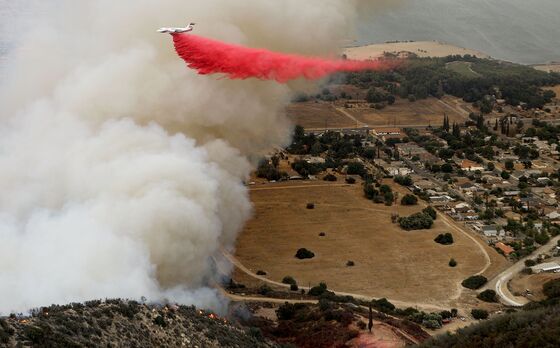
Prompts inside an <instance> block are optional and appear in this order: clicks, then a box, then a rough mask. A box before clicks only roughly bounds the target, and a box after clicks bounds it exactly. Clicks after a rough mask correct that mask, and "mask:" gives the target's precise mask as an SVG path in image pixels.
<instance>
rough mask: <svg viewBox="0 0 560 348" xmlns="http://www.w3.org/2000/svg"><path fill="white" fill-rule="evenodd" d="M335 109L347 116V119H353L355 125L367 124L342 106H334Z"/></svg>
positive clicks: (363, 125)
mask: <svg viewBox="0 0 560 348" xmlns="http://www.w3.org/2000/svg"><path fill="white" fill-rule="evenodd" d="M335 109H336V111H338V112H340V113H341V114H343V115H344V116H346V117H348V118H349V119H351V120H352V121H354V122H355V123H356V127H365V126H367V124H365V123H363V122H362V121H359V120H358V119H357V118H355V117H354V116H352V114H350V113H349V112H348V111H346V110H344V109H343V108H335Z"/></svg>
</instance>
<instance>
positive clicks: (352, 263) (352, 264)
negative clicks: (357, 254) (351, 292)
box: [346, 261, 355, 267]
mask: <svg viewBox="0 0 560 348" xmlns="http://www.w3.org/2000/svg"><path fill="white" fill-rule="evenodd" d="M354 265H355V263H354V261H348V262H346V266H348V267H354Z"/></svg>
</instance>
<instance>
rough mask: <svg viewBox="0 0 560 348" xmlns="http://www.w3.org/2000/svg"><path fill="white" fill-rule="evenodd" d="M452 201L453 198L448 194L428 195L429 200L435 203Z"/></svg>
mask: <svg viewBox="0 0 560 348" xmlns="http://www.w3.org/2000/svg"><path fill="white" fill-rule="evenodd" d="M452 201H454V199H453V198H452V197H450V196H448V195H442V196H431V197H430V202H432V203H434V204H436V203H439V204H445V203H447V202H452Z"/></svg>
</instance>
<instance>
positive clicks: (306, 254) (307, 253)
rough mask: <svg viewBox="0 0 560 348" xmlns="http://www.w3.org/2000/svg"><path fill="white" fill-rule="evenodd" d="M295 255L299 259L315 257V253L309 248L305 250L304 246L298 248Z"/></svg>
mask: <svg viewBox="0 0 560 348" xmlns="http://www.w3.org/2000/svg"><path fill="white" fill-rule="evenodd" d="M296 257H297V258H298V259H300V260H303V259H312V258H314V257H315V253H313V252H312V251H311V250H307V249H305V248H300V249H298V251H297V252H296Z"/></svg>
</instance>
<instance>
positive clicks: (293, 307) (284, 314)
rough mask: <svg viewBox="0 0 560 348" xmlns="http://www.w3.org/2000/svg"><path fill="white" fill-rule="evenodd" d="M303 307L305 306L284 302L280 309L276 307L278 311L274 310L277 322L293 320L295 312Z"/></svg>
mask: <svg viewBox="0 0 560 348" xmlns="http://www.w3.org/2000/svg"><path fill="white" fill-rule="evenodd" d="M304 307H306V306H305V305H303V304H301V303H296V304H292V303H288V302H286V303H284V304H283V305H281V306H280V307H278V309H277V310H276V316H277V317H278V319H279V320H290V319H293V318H294V316H295V314H296V312H297V311H298V310H299V309H301V308H304Z"/></svg>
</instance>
